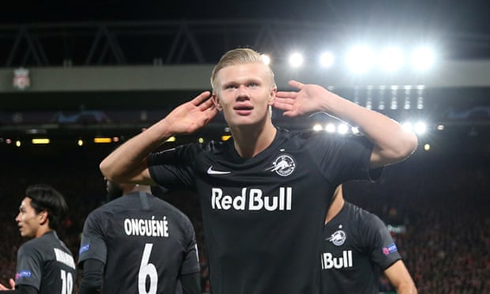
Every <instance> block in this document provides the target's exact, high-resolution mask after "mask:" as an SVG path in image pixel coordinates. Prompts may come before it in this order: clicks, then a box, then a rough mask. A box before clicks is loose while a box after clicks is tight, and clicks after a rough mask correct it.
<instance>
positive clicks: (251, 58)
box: [211, 48, 276, 92]
mask: <svg viewBox="0 0 490 294" xmlns="http://www.w3.org/2000/svg"><path fill="white" fill-rule="evenodd" d="M256 62H260V63H262V64H264V66H266V67H267V68H268V69H269V71H270V74H271V82H272V86H273V87H276V82H275V80H274V72H273V71H272V69H271V68H270V66H269V65H267V64H265V63H264V61H263V59H262V55H260V53H258V52H257V51H255V50H253V49H250V48H237V49H233V50H230V51H228V52H226V53H225V54H224V55H223V56H222V57H221V59H220V60H219V61H218V63H217V64H216V66H215V67H214V68H213V71H212V73H211V86H212V87H213V92H216V89H217V88H218V83H217V81H216V76H217V75H218V72H219V71H220V70H222V69H223V68H225V67H228V66H233V65H238V64H246V63H256Z"/></svg>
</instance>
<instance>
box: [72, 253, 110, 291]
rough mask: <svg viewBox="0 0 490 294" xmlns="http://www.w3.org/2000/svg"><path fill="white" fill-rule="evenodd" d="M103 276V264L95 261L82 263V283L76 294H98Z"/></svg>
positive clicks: (90, 260) (89, 260)
mask: <svg viewBox="0 0 490 294" xmlns="http://www.w3.org/2000/svg"><path fill="white" fill-rule="evenodd" d="M103 276H104V263H102V262H101V261H99V260H95V259H88V260H86V261H84V262H83V272H82V281H81V282H80V289H79V291H78V294H100V293H101V292H102V283H103V278H102V277H103Z"/></svg>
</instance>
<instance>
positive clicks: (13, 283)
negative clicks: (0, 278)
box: [9, 279, 15, 289]
mask: <svg viewBox="0 0 490 294" xmlns="http://www.w3.org/2000/svg"><path fill="white" fill-rule="evenodd" d="M9 282H10V287H12V289H14V288H15V281H14V279H10V280H9Z"/></svg>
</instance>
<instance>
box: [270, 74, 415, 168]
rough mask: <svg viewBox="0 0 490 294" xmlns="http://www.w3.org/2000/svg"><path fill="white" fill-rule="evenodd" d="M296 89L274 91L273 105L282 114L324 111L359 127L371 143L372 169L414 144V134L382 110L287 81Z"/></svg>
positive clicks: (408, 151)
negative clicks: (282, 111)
mask: <svg viewBox="0 0 490 294" xmlns="http://www.w3.org/2000/svg"><path fill="white" fill-rule="evenodd" d="M289 84H290V85H291V86H292V87H295V88H297V89H299V92H283V91H280V92H277V95H276V99H275V102H274V107H276V108H278V109H281V110H284V115H285V116H289V117H295V116H298V115H305V114H312V113H316V112H325V113H328V114H329V115H332V116H334V117H337V118H339V119H341V120H343V121H346V122H348V123H350V124H353V125H356V126H359V128H361V129H362V132H363V133H364V134H365V135H366V137H368V138H369V140H370V141H371V142H372V143H373V146H374V147H373V151H372V154H371V164H370V167H371V168H376V167H381V166H385V165H388V164H391V163H395V162H397V161H401V160H403V159H405V158H407V157H408V156H410V155H411V154H412V153H413V151H414V150H415V148H416V147H417V137H416V136H415V134H413V133H412V132H408V131H405V130H403V128H402V127H401V126H400V125H399V124H398V123H397V122H395V121H394V120H392V119H390V118H388V117H386V116H384V115H382V114H381V113H378V112H375V111H372V110H369V109H367V108H364V107H361V106H359V105H357V104H355V103H352V102H350V101H349V100H346V99H344V98H342V97H340V96H338V95H336V94H334V93H331V92H329V91H327V90H326V89H324V88H323V87H320V86H318V85H305V84H302V83H300V82H297V81H290V82H289Z"/></svg>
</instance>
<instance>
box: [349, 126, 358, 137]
mask: <svg viewBox="0 0 490 294" xmlns="http://www.w3.org/2000/svg"><path fill="white" fill-rule="evenodd" d="M350 130H351V132H352V133H353V134H355V135H357V134H359V128H358V127H352V128H351V129H350Z"/></svg>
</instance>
